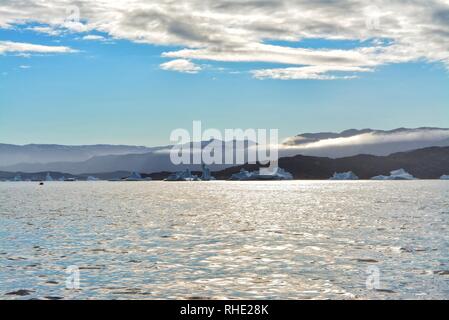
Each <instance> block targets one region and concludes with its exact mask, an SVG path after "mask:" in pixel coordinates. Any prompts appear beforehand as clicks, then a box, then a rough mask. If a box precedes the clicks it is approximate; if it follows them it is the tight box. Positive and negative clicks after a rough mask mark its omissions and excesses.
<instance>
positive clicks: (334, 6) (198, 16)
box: [0, 0, 449, 79]
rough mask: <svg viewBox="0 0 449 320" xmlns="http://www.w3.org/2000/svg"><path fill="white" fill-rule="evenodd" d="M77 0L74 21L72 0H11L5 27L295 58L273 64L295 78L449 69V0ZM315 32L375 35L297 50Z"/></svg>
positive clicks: (337, 36) (188, 54)
mask: <svg viewBox="0 0 449 320" xmlns="http://www.w3.org/2000/svg"><path fill="white" fill-rule="evenodd" d="M75 3H76V5H77V6H78V10H77V11H79V14H80V17H79V18H80V20H79V21H70V20H69V21H68V15H69V12H68V10H67V8H70V7H71V6H73V2H72V1H71V0H48V1H45V2H44V1H42V0H27V1H15V0H3V1H2V2H1V4H0V26H2V27H7V26H13V25H15V24H20V23H24V22H31V21H33V22H36V23H39V24H41V25H48V26H49V27H50V28H52V29H59V28H64V29H68V30H70V31H72V32H87V31H92V30H96V31H98V32H102V33H105V34H108V35H109V36H111V37H113V38H118V39H127V40H130V41H135V42H139V43H148V44H155V45H175V46H179V47H181V49H179V50H176V51H171V52H166V53H164V56H165V57H169V58H173V59H184V60H189V61H192V60H210V61H231V62H268V63H276V64H285V65H286V66H285V69H287V70H285V71H281V70H277V71H271V74H272V75H273V77H277V78H279V77H280V76H279V75H280V74H283V75H284V76H282V77H281V78H285V79H302V78H303V77H304V72H305V70H307V69H302V70H294V69H291V68H303V67H310V68H321V67H328V66H333V67H338V70H334V71H340V72H344V71H342V70H341V68H343V67H353V68H360V69H359V71H357V70H355V69H352V71H348V72H350V75H348V76H347V77H350V76H352V74H353V73H354V72H366V71H365V69H375V67H376V66H381V65H385V64H391V63H405V62H413V61H418V60H422V61H427V62H440V63H443V64H444V65H446V66H447V67H448V68H449V1H448V0H413V1H403V0H374V1H364V0H340V1H333V0H332V1H330V0H316V1H310V0H294V1H292V0H246V1H245V0H185V1H182V2H178V1H172V0H158V1H151V2H148V1H144V0H116V1H94V0H84V1H78V2H75ZM41 31H45V30H44V29H41ZM47 31H48V32H51V31H50V30H47ZM305 39H325V40H328V41H334V40H339V41H341V40H350V41H365V40H369V39H374V41H371V42H370V44H369V45H368V46H367V47H364V48H345V49H342V50H336V49H332V50H329V49H326V48H311V49H304V48H293V47H291V46H288V45H287V44H286V42H285V41H287V42H288V41H295V42H299V43H301V41H303V40H305ZM267 40H270V41H271V42H270V43H271V44H268V43H267ZM279 41H282V42H279ZM334 48H335V47H334ZM192 63H193V62H192ZM279 69H280V68H279ZM272 70H274V69H272ZM309 70H311V69H309ZM259 71H260V72H259ZM330 72H332V71H330ZM254 74H266V76H267V77H268V76H269V73H267V71H266V70H254ZM298 74H299V75H298ZM305 77H306V78H310V77H312V78H313V77H314V78H316V79H323V78H324V79H332V75H329V74H326V73H323V72H318V73H309V74H308V75H305Z"/></svg>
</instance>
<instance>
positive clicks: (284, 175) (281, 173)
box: [231, 168, 293, 181]
mask: <svg viewBox="0 0 449 320" xmlns="http://www.w3.org/2000/svg"><path fill="white" fill-rule="evenodd" d="M231 180H237V181H250V180H293V175H292V174H291V173H290V172H287V171H285V170H284V169H282V168H278V169H277V170H276V171H275V172H274V173H273V174H261V173H260V171H253V172H248V171H246V170H245V169H241V170H240V172H239V173H235V174H233V175H232V176H231Z"/></svg>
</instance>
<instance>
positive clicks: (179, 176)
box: [165, 169, 200, 181]
mask: <svg viewBox="0 0 449 320" xmlns="http://www.w3.org/2000/svg"><path fill="white" fill-rule="evenodd" d="M165 181H200V178H198V176H196V175H193V174H192V173H191V172H190V170H189V169H186V170H185V171H178V172H175V173H172V174H170V175H169V176H168V177H167V179H165Z"/></svg>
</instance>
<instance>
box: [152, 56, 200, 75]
mask: <svg viewBox="0 0 449 320" xmlns="http://www.w3.org/2000/svg"><path fill="white" fill-rule="evenodd" d="M160 68H161V69H163V70H169V71H177V72H183V73H198V72H199V71H201V70H202V68H201V67H200V66H199V65H196V64H194V63H193V62H191V61H189V60H186V59H176V60H172V61H168V62H165V63H163V64H161V65H160Z"/></svg>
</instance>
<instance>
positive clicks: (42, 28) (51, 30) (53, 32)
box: [27, 26, 61, 36]
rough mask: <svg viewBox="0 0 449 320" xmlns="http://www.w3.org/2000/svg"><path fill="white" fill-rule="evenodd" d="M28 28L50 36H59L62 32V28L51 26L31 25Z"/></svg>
mask: <svg viewBox="0 0 449 320" xmlns="http://www.w3.org/2000/svg"><path fill="white" fill-rule="evenodd" d="M27 30H31V31H34V32H37V33H45V34H48V35H50V36H59V35H60V34H61V30H58V29H55V28H52V27H49V26H37V27H29V28H27Z"/></svg>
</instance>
